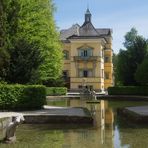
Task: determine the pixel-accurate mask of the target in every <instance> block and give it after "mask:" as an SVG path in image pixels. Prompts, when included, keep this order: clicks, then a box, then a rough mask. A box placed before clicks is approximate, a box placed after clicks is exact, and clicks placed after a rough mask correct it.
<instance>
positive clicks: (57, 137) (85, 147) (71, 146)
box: [0, 99, 148, 148]
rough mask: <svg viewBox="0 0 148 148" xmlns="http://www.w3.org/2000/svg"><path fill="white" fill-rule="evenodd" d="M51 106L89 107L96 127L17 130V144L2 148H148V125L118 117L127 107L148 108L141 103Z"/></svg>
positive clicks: (51, 126) (58, 103)
mask: <svg viewBox="0 0 148 148" xmlns="http://www.w3.org/2000/svg"><path fill="white" fill-rule="evenodd" d="M48 104H49V105H53V106H72V107H76V106H77V107H78V106H83V107H87V108H88V109H89V110H90V111H91V113H92V115H93V117H94V125H92V126H88V125H71V124H44V125H40V124H36V125H25V124H23V125H21V126H19V127H18V128H17V132H16V136H17V142H16V143H15V144H13V145H5V144H0V148H8V147H11V148H13V147H14V148H148V125H147V126H146V125H137V124H135V123H133V122H131V121H130V122H129V121H127V120H124V119H123V118H122V117H121V116H119V115H117V112H116V109H117V108H118V107H125V106H140V105H148V102H137V101H116V102H115V101H104V100H101V101H100V103H96V104H88V103H86V100H77V99H72V100H69V99H64V100H50V101H48Z"/></svg>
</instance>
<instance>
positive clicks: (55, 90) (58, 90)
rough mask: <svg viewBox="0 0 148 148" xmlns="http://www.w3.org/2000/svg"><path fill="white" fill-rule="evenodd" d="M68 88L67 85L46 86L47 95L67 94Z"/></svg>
mask: <svg viewBox="0 0 148 148" xmlns="http://www.w3.org/2000/svg"><path fill="white" fill-rule="evenodd" d="M66 93H67V88H66V87H46V94H47V96H55V95H58V96H60V95H66Z"/></svg>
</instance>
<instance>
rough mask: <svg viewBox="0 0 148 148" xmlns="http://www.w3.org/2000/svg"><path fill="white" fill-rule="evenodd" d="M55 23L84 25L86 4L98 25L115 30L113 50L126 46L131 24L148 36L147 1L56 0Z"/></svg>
mask: <svg viewBox="0 0 148 148" xmlns="http://www.w3.org/2000/svg"><path fill="white" fill-rule="evenodd" d="M54 3H55V5H56V7H57V11H56V13H55V20H56V24H57V26H58V27H59V29H66V28H69V27H71V26H72V25H73V24H75V23H78V24H79V25H82V24H83V22H84V13H85V11H86V8H87V5H88V4H89V9H90V11H91V13H92V23H93V25H94V26H95V27H96V28H111V29H113V50H114V52H116V53H117V52H118V51H119V49H120V48H123V44H122V43H123V42H124V35H125V33H126V32H128V31H129V30H130V29H131V28H132V27H136V29H137V30H138V32H139V34H141V35H143V36H144V37H146V38H148V0H104V1H103V0H54Z"/></svg>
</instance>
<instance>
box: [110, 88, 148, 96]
mask: <svg viewBox="0 0 148 148" xmlns="http://www.w3.org/2000/svg"><path fill="white" fill-rule="evenodd" d="M108 94H109V95H142V96H146V95H148V87H146V86H120V87H109V88H108Z"/></svg>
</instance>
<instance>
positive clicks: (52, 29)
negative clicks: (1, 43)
mask: <svg viewBox="0 0 148 148" xmlns="http://www.w3.org/2000/svg"><path fill="white" fill-rule="evenodd" d="M53 12H54V5H53V3H52V0H44V1H41V0H31V2H30V1H29V0H21V10H20V13H19V24H18V32H17V34H16V36H17V38H20V36H21V37H22V38H25V39H27V40H28V41H30V42H33V41H35V42H37V43H38V44H39V47H40V49H41V53H42V56H43V57H44V61H43V63H42V64H41V65H40V68H39V72H40V76H41V79H42V80H48V79H51V78H53V79H56V78H58V77H59V76H60V74H61V70H62V51H61V49H60V48H61V46H60V43H59V34H58V33H57V30H56V26H55V22H54V19H53Z"/></svg>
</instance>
